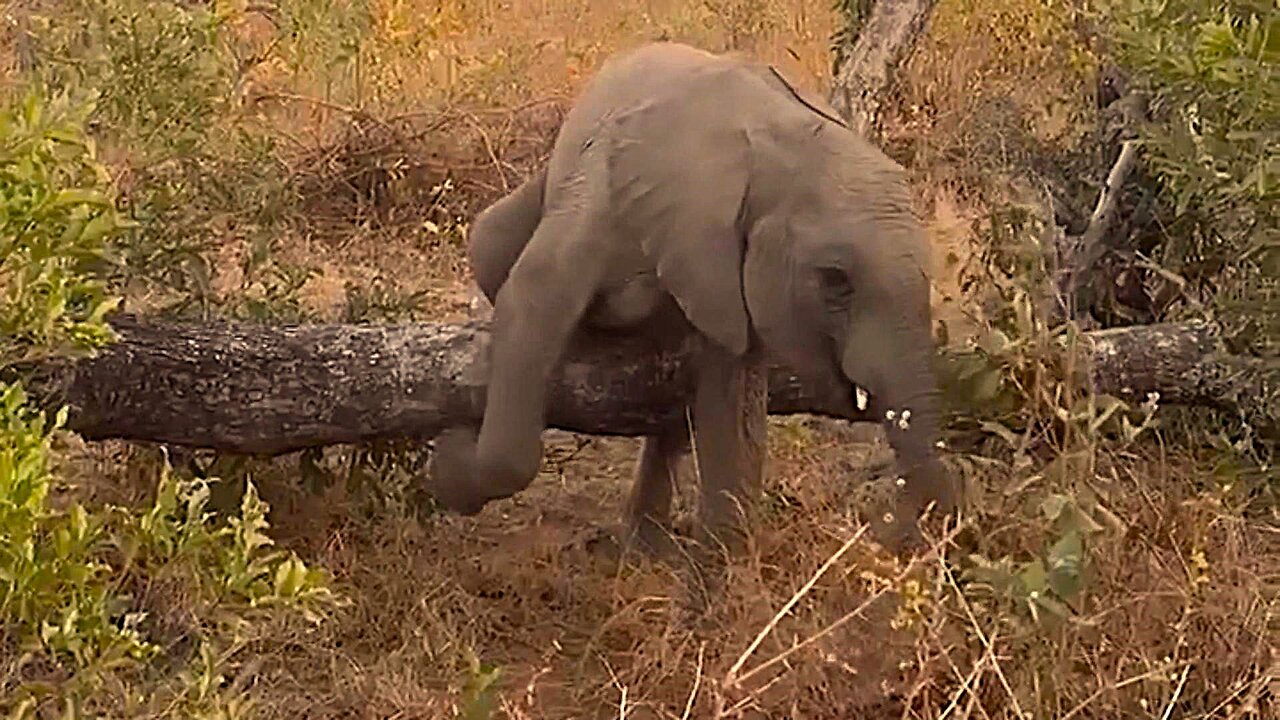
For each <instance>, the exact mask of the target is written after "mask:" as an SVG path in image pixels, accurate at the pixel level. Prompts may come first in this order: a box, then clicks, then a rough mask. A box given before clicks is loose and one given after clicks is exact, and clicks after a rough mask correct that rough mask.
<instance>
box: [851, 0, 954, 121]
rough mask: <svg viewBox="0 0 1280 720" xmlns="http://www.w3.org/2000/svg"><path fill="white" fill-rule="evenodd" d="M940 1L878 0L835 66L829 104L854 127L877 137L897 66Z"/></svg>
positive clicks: (909, 52)
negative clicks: (854, 40) (841, 59)
mask: <svg viewBox="0 0 1280 720" xmlns="http://www.w3.org/2000/svg"><path fill="white" fill-rule="evenodd" d="M937 4H938V0H878V1H877V2H876V3H875V4H874V5H873V6H872V8H871V13H870V14H869V15H868V16H867V20H866V22H865V23H864V24H863V26H862V30H861V31H860V32H859V33H858V39H857V41H856V42H855V43H854V46H853V47H852V48H850V49H849V50H848V53H847V54H845V55H844V60H843V62H842V63H841V64H840V67H838V68H836V73H835V78H834V80H833V82H832V86H831V104H832V106H834V107H835V109H836V110H838V111H839V112H840V114H841V115H842V116H844V118H845V119H846V120H848V121H849V123H850V127H852V128H853V130H854V131H855V132H857V133H859V134H861V135H863V136H866V137H874V136H875V135H876V134H877V133H878V131H879V126H880V112H881V110H882V108H883V105H884V102H885V100H886V99H887V98H888V97H889V89H890V87H891V86H892V85H893V83H894V81H895V80H896V79H897V71H898V69H899V68H900V67H902V65H903V64H904V63H906V61H907V59H908V58H910V57H911V54H912V53H913V52H914V51H915V48H916V42H917V41H918V40H919V39H920V37H921V36H922V35H924V31H925V28H926V27H927V26H928V24H929V16H930V15H932V14H933V8H934V6H936V5H937Z"/></svg>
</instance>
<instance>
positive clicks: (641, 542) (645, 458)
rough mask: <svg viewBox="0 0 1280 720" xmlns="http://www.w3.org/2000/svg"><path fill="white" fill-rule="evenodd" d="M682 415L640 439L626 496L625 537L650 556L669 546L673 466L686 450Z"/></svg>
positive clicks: (674, 481) (662, 553)
mask: <svg viewBox="0 0 1280 720" xmlns="http://www.w3.org/2000/svg"><path fill="white" fill-rule="evenodd" d="M688 439H689V436H688V428H687V427H686V423H685V419H684V417H683V415H682V416H681V417H680V418H678V419H677V420H674V421H672V422H671V424H669V425H668V426H667V427H665V428H663V429H662V431H661V432H659V433H657V434H655V435H650V436H648V437H646V438H645V439H644V445H643V447H642V449H641V451H640V461H639V463H638V464H637V466H636V473H635V478H634V479H633V481H632V483H631V494H630V496H629V497H628V498H627V508H626V516H625V518H624V522H625V524H626V528H625V530H626V541H627V544H629V545H638V546H639V548H638V549H640V550H641V551H642V552H645V553H646V554H648V555H650V556H652V557H662V556H665V555H668V554H670V550H672V539H671V501H672V497H673V496H674V494H675V490H676V487H677V484H678V473H677V469H678V468H677V466H678V463H679V462H680V459H681V458H682V457H683V455H684V454H685V453H686V452H688Z"/></svg>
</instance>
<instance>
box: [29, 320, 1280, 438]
mask: <svg viewBox="0 0 1280 720" xmlns="http://www.w3.org/2000/svg"><path fill="white" fill-rule="evenodd" d="M112 325H113V327H114V328H115V329H116V331H117V333H118V334H119V335H120V340H119V342H117V343H114V344H112V345H110V346H108V347H107V348H105V349H104V350H102V351H101V352H100V353H99V355H98V356H97V357H93V358H87V359H81V360H58V361H52V362H50V363H47V364H44V365H42V366H40V367H38V368H36V373H35V376H34V379H33V381H32V383H31V386H30V388H31V391H32V395H33V396H34V397H35V398H36V399H38V400H39V401H40V402H41V403H42V404H44V405H45V406H46V407H51V408H52V407H56V406H58V405H60V404H64V403H65V404H67V405H68V406H69V409H70V413H69V417H68V426H69V428H70V429H71V430H74V431H76V432H78V433H80V434H81V435H82V436H83V437H85V438H86V439H89V440H102V439H108V438H119V439H127V440H136V441H150V442H163V443H171V444H175V445H184V446H189V447H205V448H212V449H217V450H222V451H227V452H236V453H255V454H265V455H274V454H280V453H286V452H290V451H294V450H300V449H303V448H308V447H318V446H324V445H333V444H339V443H359V442H366V441H370V440H375V439H392V438H421V439H426V438H430V437H433V436H434V435H435V434H436V433H437V432H438V431H439V430H441V429H443V428H445V427H449V426H454V425H459V424H467V423H479V421H480V419H481V417H482V409H483V403H482V402H481V400H482V393H483V390H482V388H480V387H478V386H477V384H476V383H475V382H474V380H473V379H472V377H471V368H472V367H473V362H474V361H475V360H476V359H477V357H478V356H477V353H478V352H480V350H481V348H482V347H483V343H484V342H485V341H486V340H487V337H488V335H487V330H486V327H487V325H486V323H483V322H474V323H468V324H463V325H448V324H433V323H422V324H405V325H387V326H355V325H310V326H283V327H280V326H265V325H256V324H247V323H246V324H232V323H217V324H194V323H192V324H187V323H175V322H162V321H152V320H141V319H137V318H133V317H128V316H122V317H119V318H116V319H113V320H112ZM1083 339H1084V341H1085V343H1086V344H1085V347H1086V348H1087V354H1088V357H1089V358H1090V359H1091V361H1092V363H1091V364H1092V366H1093V367H1092V370H1091V377H1092V380H1093V383H1094V385H1095V389H1096V390H1097V391H1098V392H1105V393H1109V394H1112V395H1115V396H1117V397H1120V398H1123V399H1133V400H1136V401H1141V400H1143V399H1145V398H1146V396H1147V394H1148V393H1151V392H1158V393H1160V396H1161V402H1164V403H1180V404H1192V405H1212V406H1216V407H1219V408H1224V409H1228V410H1238V411H1240V412H1241V413H1242V415H1243V416H1244V417H1245V418H1246V419H1249V421H1250V422H1254V423H1257V424H1258V426H1259V427H1263V426H1265V425H1267V424H1268V423H1269V424H1270V426H1271V427H1275V426H1276V415H1277V412H1280V410H1277V408H1280V398H1278V397H1277V388H1280V371H1278V370H1277V368H1276V367H1275V365H1274V364H1271V365H1270V366H1268V365H1267V364H1266V363H1264V362H1262V361H1254V360H1251V359H1244V358H1234V357H1230V356H1226V355H1225V354H1224V353H1223V351H1222V348H1221V342H1220V339H1219V337H1218V333H1217V329H1216V327H1215V326H1213V325H1208V324H1200V325H1149V326H1142V327H1135V328H1124V329H1119V330H1104V331H1098V332H1095V333H1086V334H1085V335H1084V336H1083ZM691 371H692V364H691V363H689V362H687V355H686V352H685V348H684V347H682V346H670V347H662V346H656V345H644V344H642V343H640V342H638V341H636V340H633V339H619V340H617V341H612V342H610V343H608V345H607V346H606V345H604V344H601V343H588V342H586V341H579V342H577V343H575V345H574V347H572V348H571V349H570V350H569V352H568V353H567V355H566V358H565V360H564V362H563V363H562V364H561V366H560V368H559V369H558V370H557V371H556V373H555V375H554V376H553V378H552V381H551V391H550V395H549V398H550V400H549V405H548V408H547V419H548V425H549V426H551V427H555V428H560V429H563V430H570V431H575V432H583V433H588V434H595V435H623V436H639V435H646V434H649V433H652V432H654V431H656V430H657V429H658V428H659V425H660V424H661V422H662V420H663V418H664V417H667V413H669V412H672V411H673V409H674V408H679V407H680V406H681V405H682V403H683V402H684V400H685V399H686V398H687V397H688V393H689V391H690V389H691V382H690V381H691ZM833 392H834V391H833V389H831V388H827V387H822V386H821V384H820V383H817V382H815V381H813V380H811V379H807V378H803V377H799V376H797V375H794V374H793V373H791V372H790V371H789V370H788V369H787V368H785V367H783V366H780V365H774V366H772V367H771V368H770V374H769V412H770V413H771V414H775V415H786V414H795V413H808V414H817V415H825V416H828V417H844V419H847V420H852V421H871V420H873V418H869V417H866V416H861V415H858V416H842V415H841V414H840V413H839V412H838V411H836V410H833V409H832V407H831V405H830V402H829V400H828V398H831V397H833ZM675 411H677V412H678V410H675Z"/></svg>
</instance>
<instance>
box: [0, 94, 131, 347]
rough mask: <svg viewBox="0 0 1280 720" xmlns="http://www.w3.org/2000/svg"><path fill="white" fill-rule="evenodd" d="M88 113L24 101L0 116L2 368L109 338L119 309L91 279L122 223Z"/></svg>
mask: <svg viewBox="0 0 1280 720" xmlns="http://www.w3.org/2000/svg"><path fill="white" fill-rule="evenodd" d="M92 109H93V105H92V104H84V103H81V104H76V103H72V102H71V100H70V99H69V98H68V96H65V95H64V96H60V97H58V98H55V99H54V100H53V101H51V102H48V103H46V102H44V101H43V100H42V98H41V97H40V96H39V95H37V94H35V93H30V94H28V95H27V96H26V97H25V99H23V100H22V102H21V103H19V104H17V105H16V106H12V107H7V108H4V109H3V110H0V288H3V290H2V291H0V294H2V299H0V338H2V339H0V368H4V367H8V366H10V365H12V364H14V363H18V362H23V361H27V360H31V359H34V358H35V357H38V356H41V355H44V354H47V353H55V354H66V353H68V352H72V351H80V350H85V349H90V348H92V347H95V346H97V345H100V344H102V343H103V342H105V341H106V340H107V339H108V338H109V336H110V331H109V330H108V328H107V326H106V324H105V323H104V322H103V316H104V315H105V314H106V313H107V312H109V311H110V310H111V309H112V308H113V307H114V306H115V304H116V301H115V299H114V298H109V297H107V296H106V294H105V292H104V287H103V284H102V283H101V281H99V280H97V279H95V278H93V277H91V276H90V275H89V274H88V273H87V270H88V269H89V268H91V267H93V266H95V265H99V264H101V261H102V260H103V251H104V249H105V243H106V241H107V239H108V238H109V237H110V236H111V235H112V234H114V233H115V232H117V231H118V230H120V229H121V228H124V227H127V226H128V223H127V222H126V221H125V220H124V219H123V218H122V217H121V216H120V213H118V212H117V211H116V208H115V206H114V205H113V204H112V202H111V200H110V197H109V195H108V188H109V179H108V177H107V174H106V171H105V170H104V169H103V167H102V165H100V164H99V163H98V161H97V159H96V156H95V150H94V145H93V143H92V142H91V141H90V140H89V139H88V138H87V137H85V135H84V134H83V132H82V131H81V130H80V127H81V126H82V124H83V122H84V120H85V118H86V117H87V115H88V114H89V112H91V111H92Z"/></svg>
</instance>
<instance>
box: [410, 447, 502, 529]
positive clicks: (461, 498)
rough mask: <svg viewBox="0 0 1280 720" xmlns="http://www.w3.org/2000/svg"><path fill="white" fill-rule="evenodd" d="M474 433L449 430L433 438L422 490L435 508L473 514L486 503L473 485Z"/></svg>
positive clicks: (487, 498) (484, 496) (481, 493)
mask: <svg viewBox="0 0 1280 720" xmlns="http://www.w3.org/2000/svg"><path fill="white" fill-rule="evenodd" d="M475 454H476V431H475V429H474V428H449V429H448V430H445V431H444V432H442V433H440V434H439V435H437V436H436V438H435V441H434V442H433V448H432V452H431V462H430V463H428V466H427V479H426V481H425V482H424V483H423V490H424V491H425V492H426V494H428V495H430V496H431V498H432V499H433V500H434V501H435V503H436V505H437V506H438V507H441V508H443V509H445V510H448V511H450V512H454V513H457V514H459V515H475V514H477V513H479V512H480V511H481V510H482V509H483V508H484V506H485V505H487V504H488V502H489V499H490V498H489V497H488V496H487V495H485V494H484V493H483V492H481V491H480V488H479V486H478V484H477V483H476V482H475Z"/></svg>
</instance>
